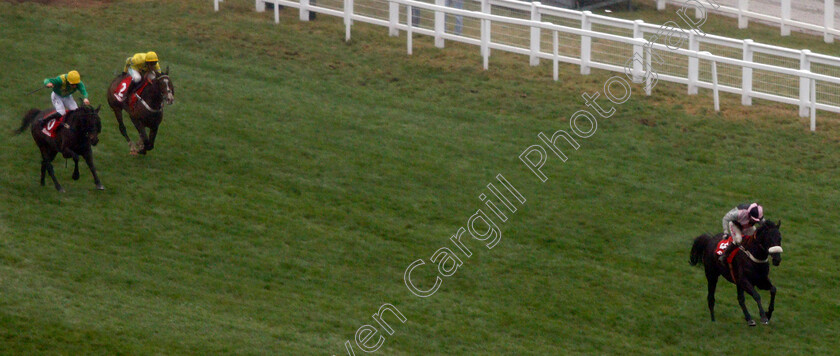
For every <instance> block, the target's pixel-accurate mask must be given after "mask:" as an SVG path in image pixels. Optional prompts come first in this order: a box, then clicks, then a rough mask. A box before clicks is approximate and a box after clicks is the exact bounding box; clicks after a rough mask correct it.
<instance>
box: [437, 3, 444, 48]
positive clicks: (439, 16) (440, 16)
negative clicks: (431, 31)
mask: <svg viewBox="0 0 840 356" xmlns="http://www.w3.org/2000/svg"><path fill="white" fill-rule="evenodd" d="M435 5H437V6H446V0H435ZM445 31H446V13H445V12H443V11H435V47H437V48H443V37H442V35H443V33H444V32H445Z"/></svg>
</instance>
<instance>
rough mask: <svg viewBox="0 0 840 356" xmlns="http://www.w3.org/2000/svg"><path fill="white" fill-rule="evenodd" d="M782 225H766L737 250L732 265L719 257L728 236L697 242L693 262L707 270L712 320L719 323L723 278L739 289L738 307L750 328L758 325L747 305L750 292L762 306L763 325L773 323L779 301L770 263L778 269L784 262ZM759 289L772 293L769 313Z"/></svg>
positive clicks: (759, 308) (706, 237) (718, 236)
mask: <svg viewBox="0 0 840 356" xmlns="http://www.w3.org/2000/svg"><path fill="white" fill-rule="evenodd" d="M781 226H782V221H781V220H780V221H779V223H778V224H774V223H773V222H772V221H769V220H768V221H766V222H765V223H764V224H762V225H761V227H759V228H758V230H757V231H756V234H755V237H753V238H750V239H745V240H744V243H743V244H742V248H739V249H736V250H735V252H734V253H736V255H735V257H734V259H733V260H732V264H731V266H728V265H726V264H725V263H722V262H720V260H719V259H718V255H717V254H715V249H716V248H717V245H718V242H720V241H721V240H722V239H723V237H724V234H717V235H716V236H714V237H713V236H711V235H709V234H703V235H700V236H698V237H697V238H695V239H694V244H693V246H692V247H691V257H690V258H689V263H690V264H691V265H692V266H694V265H696V264H697V263H698V262H700V261H702V262H703V266H704V267H705V269H706V281H707V282H708V295H707V296H706V299H707V301H708V303H709V313H711V315H712V321H715V287H716V286H717V281H718V277H719V276H723V278H725V279H726V280H727V281H729V282H732V283H734V284H735V286H736V287H737V289H738V304H740V305H741V310H743V311H744V319H745V320H746V321H747V324H748V325H749V326H755V320H753V319H752V317H751V316H750V312H749V311H747V306H746V305H745V304H744V292H747V293H749V294H750V295H751V296H752V297H753V299H755V302H756V304H758V313H759V315H760V316H761V322H762V323H764V324H768V323H769V322H770V317H772V316H773V309H774V307H775V302H776V287H775V286H773V283H771V282H770V278H769V274H770V265H769V264H768V262H769V261H770V260H771V258H772V260H773V265H774V266H778V265H779V263H781V262H782V255H781V253H782V233H781V232H779V228H780V227H781ZM756 287H758V288H759V289H763V290H770V306H769V307H768V308H767V313H765V312H764V309H763V308H762V307H761V297H760V296H759V295H758V292H757V291H756V290H755V288H756Z"/></svg>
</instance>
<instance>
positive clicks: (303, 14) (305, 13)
mask: <svg viewBox="0 0 840 356" xmlns="http://www.w3.org/2000/svg"><path fill="white" fill-rule="evenodd" d="M278 7H279V6H277V4H274V11H277V8H278ZM300 20H301V21H309V0H300Z"/></svg>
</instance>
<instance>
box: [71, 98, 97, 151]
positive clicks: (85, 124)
mask: <svg viewBox="0 0 840 356" xmlns="http://www.w3.org/2000/svg"><path fill="white" fill-rule="evenodd" d="M100 108H101V106H97V107H96V109H94V108H93V107H91V106H82V107H81V108H79V110H78V111H77V114H76V115H78V118H79V119H78V120H79V121H78V122H79V124H78V125H79V126H80V127H79V128H80V130H81V132H82V134H83V135H85V136H86V137H87V139H88V140H90V144H91V145H93V146H96V144H97V143H99V133H100V132H102V120H101V119H100V118H99V109H100Z"/></svg>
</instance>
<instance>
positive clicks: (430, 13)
mask: <svg viewBox="0 0 840 356" xmlns="http://www.w3.org/2000/svg"><path fill="white" fill-rule="evenodd" d="M219 1H221V0H214V6H216V7H217V6H218V2H219ZM316 1H317V3H316ZM426 1H430V2H433V3H434V4H431V3H428V2H419V1H413V0H298V1H290V0H256V10H257V11H259V12H262V11H265V9H266V6H265V4H266V3H270V4H274V5H275V6H274V20H275V22H279V21H280V17H279V7H280V6H277V5H282V6H286V7H291V8H297V9H298V10H299V12H300V19H301V20H302V21H308V20H309V12H310V11H312V12H317V13H322V14H326V15H331V16H337V17H342V18H344V24H345V37H346V39H348V40H349V39H350V29H351V26H352V24H353V21H360V22H365V23H370V24H374V25H379V26H384V27H388V29H389V33H390V34H391V35H392V36H397V35H399V31H406V32H407V33H408V34H410V35H409V36H406V46H407V51H408V53H409V54H411V52H412V45H413V44H412V37H413V36H411V34H414V33H418V34H421V35H426V36H431V37H434V43H435V46H437V47H440V48H442V47H444V44H445V41H447V40H449V41H457V42H462V43H467V44H471V45H476V46H479V47H480V53H481V56H482V58H483V65H484V68H485V69H486V68H487V67H488V65H489V57H490V54H491V50H502V51H506V52H511V53H518V54H522V55H526V56H528V57H529V58H530V63H531V65H537V64H539V61H540V60H541V59H545V60H550V61H552V63H553V76H554V79H555V80H557V78H558V63H559V62H563V63H571V64H574V65H578V66H580V71H581V73H582V74H588V73H589V71H590V68H597V69H604V70H609V71H615V72H621V73H624V71H625V69H624V68H625V64H626V63H629V62H632V59H633V58H645V60H646V62H647V63H648V65H649V67H648V68H650V71H646V70H645V68H643V67H644V64H643V63H641V62H638V61H637V62H633V63H634V65H633V66H632V70H631V72H632V73H631V74H632V77H633V78H634V79H635V80H637V81H640V80H641V79H642V78H646V79H647V80H648V81H649V80H650V78H651V75H650V74H651V73H650V72H654V73H656V77H657V78H658V80H664V81H669V82H675V83H681V84H686V85H687V87H688V93H689V94H696V93H697V90H698V88H704V89H711V90H712V91H713V96H714V101H715V109H716V110H719V94H718V93H719V92H720V91H723V92H728V93H734V94H738V95H741V98H742V99H741V103H742V104H743V105H751V104H752V99H753V98H759V99H765V100H770V101H775V102H781V103H787V104H792V105H798V106H799V108H800V110H799V113H800V116H802V117H807V116H810V118H811V130H815V129H816V110H817V109H819V110H826V111H831V112H837V113H840V58H837V57H831V56H825V55H820V54H815V53H811V52H810V51H807V50H801V51H800V50H792V49H787V48H782V47H776V46H770V45H765V44H760V43H755V42H753V41H751V40H736V39H731V38H726V37H719V36H714V35H708V34H707V35H700V34H697V33H695V32H693V31H692V32H683V33H686V34H687V36H686V37H687V40H685V41H681V42H680V43H670V45H671V46H670V47H671V48H668V47H666V46H665V45H663V44H660V43H652V42H656V41H657V39H656V37H657V34H659V35H660V36H666V35H667V34H668V33H673V32H672V31H682V30H681V29H679V28H675V27H663V26H660V25H655V24H647V23H645V22H643V21H641V20H636V21H630V20H622V19H616V18H611V17H606V16H599V15H593V14H592V13H591V12H589V11H584V12H579V11H574V10H566V9H560V8H556V7H551V6H543V5H541V4H540V3H539V2H533V3H531V2H521V1H514V0H481V1H465V2H457V3H456V2H455V1H458V0H450V1H453V2H452V3H450V5H451V6H455V7H458V6H459V5H460V6H462V7H463V8H464V9H460V8H455V7H447V6H444V5H445V4H446V3H447V0H426ZM459 17H460V20H459ZM459 24H460V26H459ZM673 24H674V25H676V23H673ZM453 25H454V26H453ZM676 37H679V36H676ZM651 40H652V41H651ZM645 45H648V46H650V47H651V48H653V49H654V50H655V51H654V52H653V53H655V54H657V55H658V56H660V57H661V59H662V60H663V61H661V62H659V63H657V62H653V61H651V58H650V53H651V51H645V50H643V47H644V46H645ZM672 48H676V49H672ZM628 60H630V61H628ZM650 89H651V88H650V86H647V87H646V93H647V94H648V95H649V94H650Z"/></svg>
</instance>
